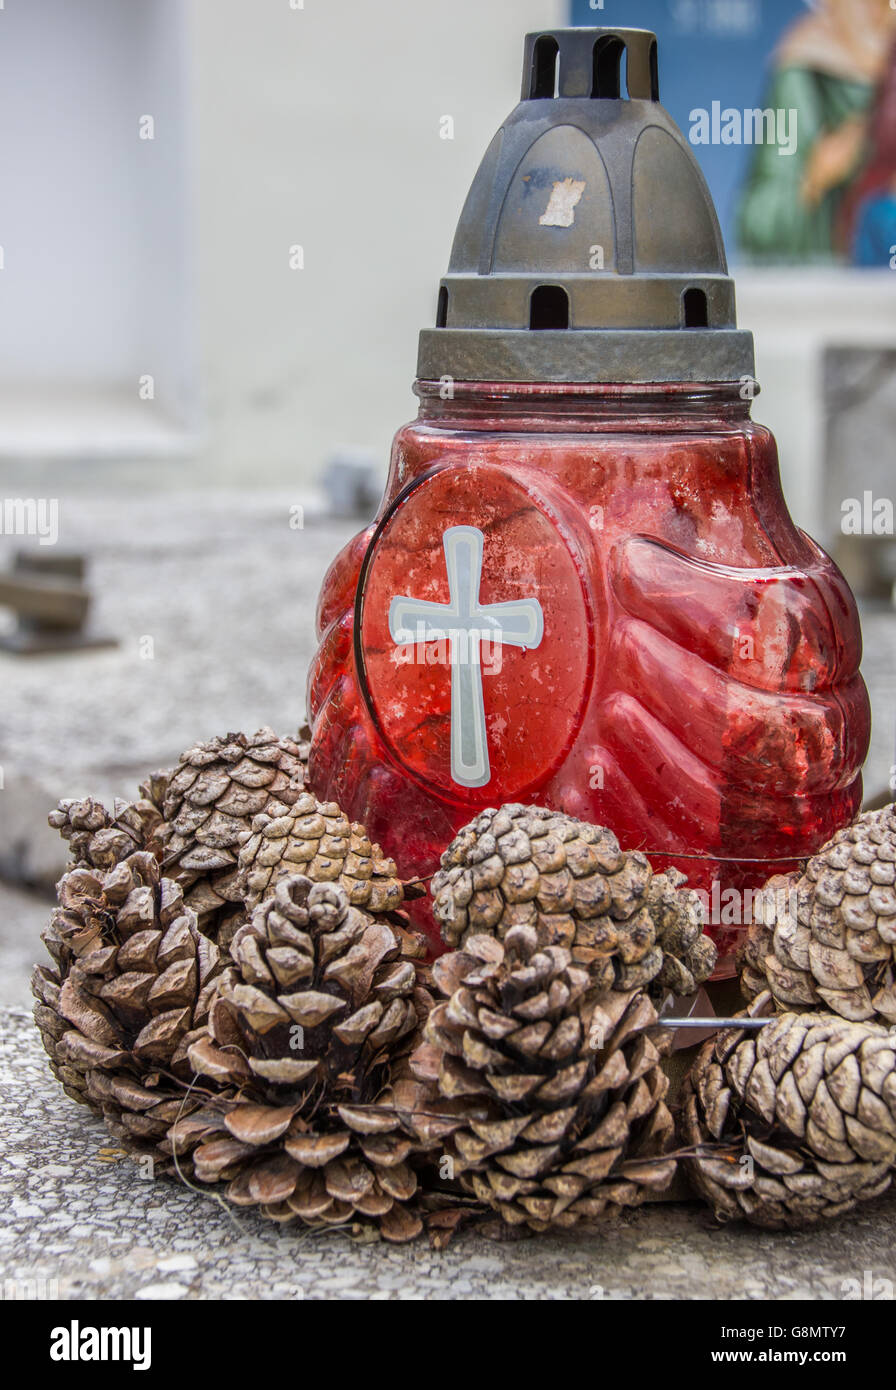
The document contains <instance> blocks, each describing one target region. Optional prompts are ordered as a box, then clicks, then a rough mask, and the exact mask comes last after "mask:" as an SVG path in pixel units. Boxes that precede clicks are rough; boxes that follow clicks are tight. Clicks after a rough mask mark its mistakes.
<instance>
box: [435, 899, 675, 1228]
mask: <svg viewBox="0 0 896 1390" xmlns="http://www.w3.org/2000/svg"><path fill="white" fill-rule="evenodd" d="M433 978H434V980H435V982H436V984H437V985H438V987H439V989H440V990H441V992H442V993H443V994H445V995H446V996H447V1002H446V1003H441V1004H438V1005H437V1006H436V1007H435V1008H434V1009H433V1011H432V1012H431V1014H430V1016H429V1019H428V1021H427V1023H426V1025H425V1028H424V1034H425V1038H426V1042H425V1043H424V1044H423V1045H422V1046H420V1047H419V1048H418V1049H417V1050H416V1052H415V1053H414V1055H413V1058H412V1063H411V1064H412V1067H413V1069H414V1071H415V1073H416V1074H417V1075H418V1076H419V1077H420V1078H421V1080H424V1081H428V1082H429V1083H430V1084H431V1085H433V1087H434V1088H435V1089H436V1090H437V1092H438V1096H439V1097H441V1099H442V1101H443V1102H448V1103H450V1104H451V1105H452V1106H453V1107H454V1113H455V1114H456V1115H457V1117H458V1123H457V1124H456V1125H455V1126H454V1127H453V1132H452V1133H451V1134H450V1135H449V1137H448V1138H447V1140H446V1143H447V1152H448V1153H449V1154H450V1155H451V1156H452V1158H453V1160H454V1170H455V1175H456V1176H458V1177H459V1178H460V1181H461V1184H462V1185H463V1187H464V1188H465V1189H466V1190H467V1191H471V1192H472V1193H474V1194H475V1196H476V1197H477V1198H478V1199H479V1200H480V1201H481V1202H482V1203H484V1204H485V1205H486V1206H487V1207H489V1208H491V1209H493V1210H495V1211H497V1212H499V1213H500V1215H501V1216H502V1217H503V1219H504V1220H505V1221H506V1222H508V1223H509V1224H511V1225H526V1226H529V1227H530V1228H531V1229H532V1230H535V1231H544V1230H547V1229H548V1228H549V1227H551V1226H571V1225H574V1224H575V1223H576V1222H577V1221H580V1220H583V1219H590V1218H592V1217H597V1216H600V1215H601V1214H602V1213H603V1212H604V1211H605V1209H606V1208H607V1207H608V1206H616V1207H620V1206H634V1205H637V1204H638V1203H639V1202H640V1201H641V1200H642V1199H643V1198H644V1196H645V1195H646V1193H647V1191H648V1190H650V1189H651V1188H653V1189H657V1188H662V1187H665V1186H667V1185H668V1183H669V1182H670V1181H671V1179H672V1176H673V1173H674V1167H675V1165H674V1162H673V1161H672V1160H671V1159H670V1160H663V1159H662V1157H661V1156H662V1154H663V1153H664V1151H665V1150H666V1149H667V1148H668V1146H669V1141H670V1139H671V1136H672V1133H673V1126H672V1119H671V1116H670V1114H669V1111H668V1110H667V1108H666V1105H665V1100H664V1097H665V1095H666V1091H667V1089H668V1082H667V1080H666V1077H665V1075H664V1074H663V1071H662V1068H661V1067H660V1065H659V1062H660V1048H662V1047H663V1046H664V1045H665V1044H664V1041H663V1040H660V1039H659V1038H654V1037H652V1035H651V1033H650V1029H651V1027H652V1026H653V1025H655V1024H656V1018H657V1016H656V1012H655V1010H654V1008H653V1005H652V1004H651V1003H650V1001H649V1000H648V999H647V998H646V996H645V995H644V994H642V993H641V992H639V991H635V990H633V991H629V992H626V993H613V994H610V995H609V997H608V998H606V999H604V1000H603V1001H598V996H597V991H596V990H595V988H594V984H593V981H592V978H591V975H590V972H589V971H588V970H587V969H585V968H582V967H580V966H577V965H575V964H574V962H573V960H572V958H571V956H570V953H569V951H567V950H565V949H564V948H563V947H561V946H545V947H542V946H541V944H540V942H539V939H538V933H537V932H536V930H535V929H534V927H531V926H528V925H525V926H513V927H510V928H509V929H508V931H507V933H506V935H505V937H504V939H503V941H501V940H499V939H497V938H496V937H493V936H483V935H479V936H468V937H467V939H466V943H465V947H464V950H463V951H457V952H453V953H451V954H449V955H446V956H442V957H441V958H440V959H439V960H438V961H436V963H435V965H434V967H433ZM437 1106H438V1099H434V1100H431V1101H430V1102H429V1105H428V1107H427V1108H429V1109H432V1108H433V1107H437Z"/></svg>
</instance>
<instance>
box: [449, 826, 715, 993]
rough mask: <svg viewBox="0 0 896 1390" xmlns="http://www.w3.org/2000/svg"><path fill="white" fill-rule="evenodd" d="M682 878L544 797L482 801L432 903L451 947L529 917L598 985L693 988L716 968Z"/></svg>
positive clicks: (693, 897)
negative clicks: (487, 806) (484, 805)
mask: <svg viewBox="0 0 896 1390" xmlns="http://www.w3.org/2000/svg"><path fill="white" fill-rule="evenodd" d="M684 881H685V880H684V876H683V875H682V874H679V873H677V871H675V870H671V871H670V872H669V873H668V874H660V875H654V873H653V870H652V869H651V867H650V864H649V863H648V861H647V859H646V858H645V856H644V855H643V854H640V853H637V852H634V853H628V854H626V853H623V851H622V850H621V849H620V848H619V842H618V841H617V839H616V836H615V835H614V834H613V833H612V832H611V831H610V830H606V829H604V828H603V827H601V826H595V825H588V824H586V823H585V822H584V821H578V820H574V819H573V817H572V816H566V815H563V814H562V813H560V812H557V811H550V810H548V809H546V808H545V807H543V806H519V805H508V806H502V807H501V808H500V810H497V811H496V810H487V811H483V812H482V814H481V815H479V816H477V817H476V819H475V820H474V821H471V823H470V824H469V825H467V826H465V827H464V829H463V830H461V831H460V833H459V834H458V835H457V837H456V838H455V839H454V840H453V841H452V843H451V844H450V845H449V846H448V848H447V850H446V851H445V853H444V854H443V855H442V867H441V869H440V870H439V872H438V873H436V874H435V875H434V877H433V880H432V894H433V900H434V901H433V912H434V914H435V916H436V918H437V920H438V921H439V922H440V923H441V927H442V935H443V936H444V938H445V940H446V942H447V943H448V945H449V946H451V947H457V946H464V945H465V944H466V941H467V940H468V938H469V937H470V936H472V935H475V934H478V933H481V932H493V933H495V934H496V935H497V936H499V937H501V938H503V937H504V936H505V935H506V933H507V932H508V931H509V930H510V928H511V927H513V926H517V925H527V926H532V927H534V928H535V929H536V931H537V932H538V938H539V943H540V945H541V946H562V947H563V948H564V949H565V950H568V951H570V952H571V954H572V958H573V960H574V961H575V962H576V963H578V964H583V965H587V966H588V967H589V969H590V970H591V971H592V972H593V973H594V978H595V980H596V982H597V984H598V985H599V986H600V987H601V988H602V989H605V990H609V989H616V990H622V991H630V990H633V989H641V988H645V987H646V986H648V985H649V986H651V993H652V994H654V995H655V996H656V997H659V996H660V995H662V994H664V993H665V992H667V991H669V990H671V991H672V992H674V993H681V994H690V993H692V992H693V991H694V989H696V987H697V985H698V984H699V983H700V982H701V981H703V980H705V979H707V978H708V976H709V975H710V974H711V973H712V971H713V969H714V968H715V960H716V955H715V947H714V946H713V944H712V942H711V941H710V939H709V937H706V936H704V935H703V934H702V931H703V928H702V922H703V905H702V903H701V902H700V899H699V897H698V896H697V894H696V893H693V892H690V891H687V890H683V889H682V888H681V884H683V883H684Z"/></svg>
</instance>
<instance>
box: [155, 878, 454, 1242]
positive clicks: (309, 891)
mask: <svg viewBox="0 0 896 1390" xmlns="http://www.w3.org/2000/svg"><path fill="white" fill-rule="evenodd" d="M423 953H424V947H423V944H422V940H421V938H419V937H416V936H414V935H412V934H411V933H409V932H405V931H403V930H402V928H401V927H399V926H397V925H393V924H390V923H388V922H385V921H383V920H382V919H381V918H372V917H370V916H369V915H368V914H367V913H365V912H362V911H360V910H359V909H357V908H355V907H352V906H351V904H350V903H349V901H348V897H347V895H346V893H345V890H344V889H343V888H342V887H341V886H340V885H339V884H338V883H319V884H312V882H311V880H310V879H309V878H307V877H304V876H301V875H295V876H293V877H291V878H282V879H280V881H279V882H278V884H277V887H276V889H275V892H274V895H273V897H271V898H268V899H267V900H266V901H265V902H264V903H263V904H262V905H261V906H260V907H258V908H256V910H255V912H254V913H253V915H252V920H251V922H249V923H248V924H247V925H244V926H243V927H241V928H240V929H239V930H238V931H237V933H236V935H235V936H234V938H233V942H232V946H231V955H232V965H231V966H230V968H229V969H228V970H227V972H226V975H225V977H224V979H223V981H222V983H221V985H220V989H219V993H218V997H217V999H216V1002H215V1003H214V1005H213V1007H212V1011H211V1016H210V1020H209V1028H208V1033H207V1035H206V1036H204V1037H203V1038H201V1039H199V1040H197V1041H195V1042H194V1043H193V1045H192V1047H191V1048H190V1061H191V1063H192V1065H193V1066H194V1068H195V1069H196V1071H197V1072H199V1073H202V1074H204V1075H205V1076H208V1077H211V1078H212V1079H213V1081H214V1082H215V1084H217V1085H219V1086H224V1087H228V1086H233V1087H236V1088H238V1095H235V1096H233V1097H232V1098H228V1097H224V1098H222V1099H221V1100H216V1101H212V1102H210V1103H209V1105H208V1106H207V1107H206V1108H205V1110H203V1111H202V1112H201V1113H200V1114H198V1115H197V1116H196V1117H194V1118H193V1119H192V1120H191V1122H190V1123H189V1124H188V1125H187V1126H186V1127H177V1126H176V1127H174V1129H173V1130H172V1133H171V1135H170V1136H169V1138H170V1143H171V1145H172V1147H174V1146H176V1147H177V1150H178V1152H179V1153H183V1154H184V1155H186V1154H187V1153H188V1152H189V1153H190V1156H191V1161H192V1165H193V1171H194V1173H195V1176H196V1177H197V1178H198V1179H199V1180H200V1181H202V1182H206V1183H218V1182H226V1183H227V1188H226V1191H225V1195H226V1197H227V1198H228V1200H229V1201H231V1202H233V1203H235V1204H236V1205H237V1206H258V1207H260V1209H261V1211H262V1213H263V1214H264V1215H265V1216H268V1217H270V1218H272V1219H273V1220H275V1221H294V1220H300V1221H302V1222H303V1223H304V1224H305V1225H307V1226H319V1225H341V1224H344V1223H345V1222H348V1221H356V1220H364V1221H369V1222H373V1223H374V1224H375V1225H376V1226H377V1227H378V1229H379V1230H380V1232H381V1233H382V1235H383V1236H385V1237H386V1239H388V1240H398V1241H402V1240H409V1239H411V1238H412V1237H413V1236H415V1235H417V1234H419V1232H420V1230H421V1229H422V1224H421V1221H420V1219H419V1217H418V1216H417V1215H416V1214H415V1213H414V1212H413V1211H412V1210H411V1207H410V1206H409V1204H410V1203H411V1201H412V1199H413V1198H414V1197H415V1194H416V1191H417V1177H416V1173H415V1171H414V1168H413V1167H412V1166H411V1163H410V1162H409V1159H410V1158H412V1157H413V1156H414V1150H415V1147H416V1143H415V1137H414V1135H413V1133H412V1131H411V1130H410V1128H409V1127H408V1126H406V1125H405V1124H404V1123H403V1115H404V1114H405V1113H406V1112H407V1111H408V1110H411V1109H413V1105H414V1100H415V1098H416V1097H417V1095H418V1093H419V1092H420V1091H421V1089H422V1088H421V1087H420V1086H419V1085H417V1084H416V1083H415V1082H414V1081H413V1079H412V1078H408V1079H407V1080H402V1079H401V1078H400V1077H399V1076H397V1072H398V1071H399V1069H400V1063H401V1059H402V1057H405V1058H406V1056H407V1052H408V1049H409V1046H410V1040H411V1037H412V1036H413V1034H414V1032H415V1031H416V1029H417V1026H418V1021H419V1018H420V1017H422V1016H424V1015H425V1013H426V1012H427V1011H428V1008H429V1006H430V1004H431V999H430V998H429V996H428V994H427V993H426V991H425V989H424V988H422V987H421V984H420V982H419V980H418V961H419V959H420V958H421V957H422V955H423Z"/></svg>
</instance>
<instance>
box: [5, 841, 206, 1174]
mask: <svg viewBox="0 0 896 1390" xmlns="http://www.w3.org/2000/svg"><path fill="white" fill-rule="evenodd" d="M59 903H60V905H59V907H58V908H57V909H56V911H55V912H54V914H53V917H52V919H51V921H50V924H49V926H48V928H47V930H46V931H45V932H44V933H43V939H44V941H45V942H46V944H47V947H48V949H49V951H50V954H51V955H52V957H53V959H54V962H55V964H54V966H42V965H38V966H36V967H35V970H34V974H33V976H32V981H31V983H32V990H33V992H34V994H35V996H36V998H37V1000H38V1002H37V1005H36V1007H35V1010H34V1016H35V1020H36V1022H37V1025H38V1028H39V1030H40V1034H41V1038H42V1040H43V1044H44V1047H45V1049H46V1051H47V1054H48V1056H49V1058H50V1068H51V1070H52V1072H53V1074H54V1075H55V1076H56V1077H57V1079H58V1080H59V1081H60V1082H61V1083H62V1086H63V1088H64V1090H65V1092H66V1094H67V1095H69V1096H71V1098H72V1099H73V1100H77V1101H80V1102H82V1103H84V1104H86V1105H89V1106H91V1108H92V1109H94V1110H96V1111H97V1112H98V1113H101V1114H102V1115H103V1116H104V1117H105V1119H106V1121H107V1123H108V1125H109V1128H110V1129H111V1131H112V1133H113V1134H114V1135H115V1136H116V1138H118V1139H119V1140H121V1141H122V1142H123V1143H124V1144H125V1145H126V1147H128V1148H130V1149H132V1150H135V1151H137V1152H141V1153H143V1152H147V1153H151V1154H152V1155H153V1157H154V1158H159V1159H160V1161H161V1163H162V1165H163V1168H165V1167H167V1164H168V1160H167V1159H166V1158H165V1156H164V1155H161V1154H160V1153H159V1151H158V1149H157V1147H156V1143H157V1141H159V1140H162V1139H164V1137H165V1135H166V1133H167V1131H168V1128H169V1127H170V1125H171V1124H172V1123H173V1121H174V1120H175V1118H176V1117H177V1116H178V1115H180V1114H185V1115H189V1113H190V1111H191V1110H192V1109H194V1108H195V1107H196V1105H197V1104H198V1100H195V1099H194V1100H190V1099H189V1098H188V1097H187V1083H188V1082H189V1081H190V1079H191V1077H192V1068H191V1067H190V1066H189V1064H188V1062H187V1047H188V1045H189V1042H190V1040H191V1039H192V1038H193V1037H194V1036H195V1035H196V1030H198V1029H200V1028H201V1026H202V1025H203V1024H204V1023H205V1021H206V1019H207V1017H208V1010H209V1006H210V1003H211V999H212V997H213V995H214V992H215V988H216V977H217V976H218V974H219V972H220V963H219V957H218V951H217V949H216V947H215V946H214V945H213V944H212V943H211V942H209V941H207V940H206V939H205V938H204V937H203V936H202V935H201V934H200V932H199V931H198V929H197V925H196V917H195V914H194V913H192V912H191V911H190V910H189V909H188V908H186V907H185V906H184V901H183V894H182V893H181V890H180V888H179V887H178V885H177V884H176V883H173V882H172V881H171V880H170V879H166V878H163V877H162V875H161V870H160V869H159V865H158V863H157V861H156V860H155V859H154V858H153V856H152V855H151V854H149V853H145V852H138V853H136V854H132V855H130V856H129V858H127V859H124V860H122V861H121V862H120V863H118V864H116V865H115V867H114V868H112V869H110V870H109V871H108V872H107V873H102V872H99V871H97V870H91V869H86V868H82V869H74V870H72V871H71V872H70V873H68V874H66V875H65V877H64V878H63V879H62V880H61V881H60V884H59ZM179 1082H180V1083H183V1084H178V1083H179Z"/></svg>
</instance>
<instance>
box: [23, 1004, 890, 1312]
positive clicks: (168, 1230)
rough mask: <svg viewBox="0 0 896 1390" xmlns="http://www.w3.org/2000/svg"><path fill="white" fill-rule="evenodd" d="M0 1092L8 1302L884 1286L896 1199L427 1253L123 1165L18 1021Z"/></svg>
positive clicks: (621, 1224) (806, 1291) (763, 1293)
mask: <svg viewBox="0 0 896 1390" xmlns="http://www.w3.org/2000/svg"><path fill="white" fill-rule="evenodd" d="M0 1097H2V1117H3V1119H2V1131H0V1147H2V1159H0V1280H2V1281H3V1287H4V1290H5V1291H6V1296H7V1297H10V1296H13V1295H14V1294H16V1293H18V1296H22V1294H24V1295H25V1296H31V1297H34V1296H35V1294H37V1295H38V1296H43V1297H58V1298H63V1299H95V1298H113V1299H131V1298H138V1299H149V1300H155V1299H196V1298H205V1299H302V1298H305V1299H342V1298H352V1299H366V1298H373V1299H428V1300H431V1299H433V1298H436V1299H464V1300H468V1299H532V1300H535V1299H551V1300H553V1299H582V1300H592V1301H595V1300H599V1299H657V1298H659V1299H663V1298H672V1299H705V1298H725V1299H760V1298H771V1299H782V1300H786V1299H797V1298H811V1299H822V1300H830V1299H840V1298H842V1297H843V1282H844V1280H847V1279H858V1280H859V1281H861V1280H862V1277H863V1273H864V1271H865V1270H871V1271H872V1274H873V1277H874V1279H879V1278H884V1279H889V1280H891V1282H893V1283H894V1284H896V1255H894V1237H896V1197H894V1198H889V1199H883V1200H882V1201H879V1202H877V1203H875V1204H873V1205H871V1206H869V1207H867V1208H865V1209H863V1210H860V1211H859V1212H857V1213H853V1214H852V1215H851V1216H849V1217H847V1218H846V1219H845V1220H843V1221H840V1222H838V1223H836V1224H834V1225H831V1226H830V1227H827V1228H825V1229H823V1230H818V1231H814V1232H805V1233H802V1234H798V1235H775V1234H771V1233H766V1232H759V1231H753V1230H749V1229H747V1228H744V1227H740V1228H725V1229H719V1228H716V1227H715V1226H714V1225H713V1224H712V1222H711V1221H710V1220H709V1218H708V1216H707V1215H706V1213H705V1211H704V1210H703V1209H702V1208H701V1207H699V1206H696V1205H690V1204H687V1205H685V1204H681V1205H679V1204H674V1205H673V1204H669V1205H656V1206H651V1207H645V1208H642V1209H641V1210H640V1211H637V1212H633V1213H630V1214H629V1215H627V1216H626V1217H624V1218H622V1219H621V1220H619V1221H618V1222H616V1223H615V1224H613V1225H612V1226H608V1227H607V1228H605V1229H603V1230H601V1231H600V1232H598V1233H594V1232H591V1233H581V1234H578V1233H573V1234H566V1233H564V1234H562V1235H557V1236H553V1237H542V1238H540V1239H537V1240H536V1239H531V1240H523V1241H513V1242H509V1243H504V1242H495V1241H490V1240H485V1239H482V1238H480V1237H477V1236H473V1235H466V1236H464V1235H461V1236H460V1237H458V1239H457V1240H456V1241H455V1242H454V1243H453V1244H452V1245H450V1246H449V1247H448V1249H447V1250H445V1251H443V1252H442V1253H441V1254H436V1253H434V1252H433V1251H431V1250H430V1249H429V1247H428V1245H427V1244H426V1243H425V1242H417V1243H415V1244H414V1245H411V1246H402V1247H396V1246H390V1245H387V1244H383V1243H379V1242H374V1243H364V1244H362V1243H359V1242H358V1241H355V1240H352V1239H351V1238H350V1237H349V1236H348V1235H347V1234H346V1233H344V1232H331V1233H328V1234H322V1235H318V1234H305V1235H302V1234H298V1233H296V1232H293V1231H290V1230H280V1229H279V1228H275V1227H273V1226H271V1225H268V1224H266V1223H265V1222H264V1221H262V1220H261V1219H259V1218H257V1217H255V1216H253V1215H252V1214H251V1213H246V1212H239V1213H235V1214H233V1215H231V1214H230V1213H228V1212H226V1211H225V1210H223V1209H222V1207H221V1206H220V1205H219V1204H218V1203H217V1202H216V1201H215V1200H214V1199H213V1198H211V1197H209V1196H208V1195H207V1194H200V1193H196V1192H192V1191H189V1190H187V1189H186V1188H183V1187H180V1186H178V1185H177V1184H175V1183H172V1182H168V1181H165V1180H159V1181H156V1182H153V1181H151V1180H149V1179H146V1178H143V1177H141V1175H140V1172H139V1169H138V1168H137V1167H136V1166H135V1165H134V1164H133V1163H132V1162H131V1161H130V1160H129V1159H126V1158H123V1157H120V1156H119V1155H118V1153H117V1151H116V1146H115V1144H114V1143H113V1141H112V1140H110V1139H109V1137H108V1135H107V1134H106V1131H105V1129H104V1128H103V1125H102V1124H101V1123H100V1122H99V1121H98V1120H95V1119H93V1118H92V1117H91V1116H90V1114H89V1113H88V1111H87V1110H85V1109H84V1108H82V1107H81V1106H78V1105H75V1104H74V1103H73V1102H72V1101H70V1100H68V1099H67V1098H66V1096H65V1095H64V1094H63V1093H62V1091H61V1090H60V1088H59V1087H58V1086H57V1084H56V1082H55V1081H54V1080H53V1078H52V1077H51V1075H50V1073H49V1071H48V1069H47V1067H46V1065H45V1059H44V1055H43V1051H42V1049H41V1046H40V1041H39V1039H38V1036H37V1033H36V1031H35V1029H34V1027H33V1025H32V1023H31V1019H30V1015H29V1014H28V1013H27V1012H26V1011H24V1010H21V1009H5V1010H2V1011H0ZM27 1281H31V1282H30V1284H29V1283H28V1282H27Z"/></svg>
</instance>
